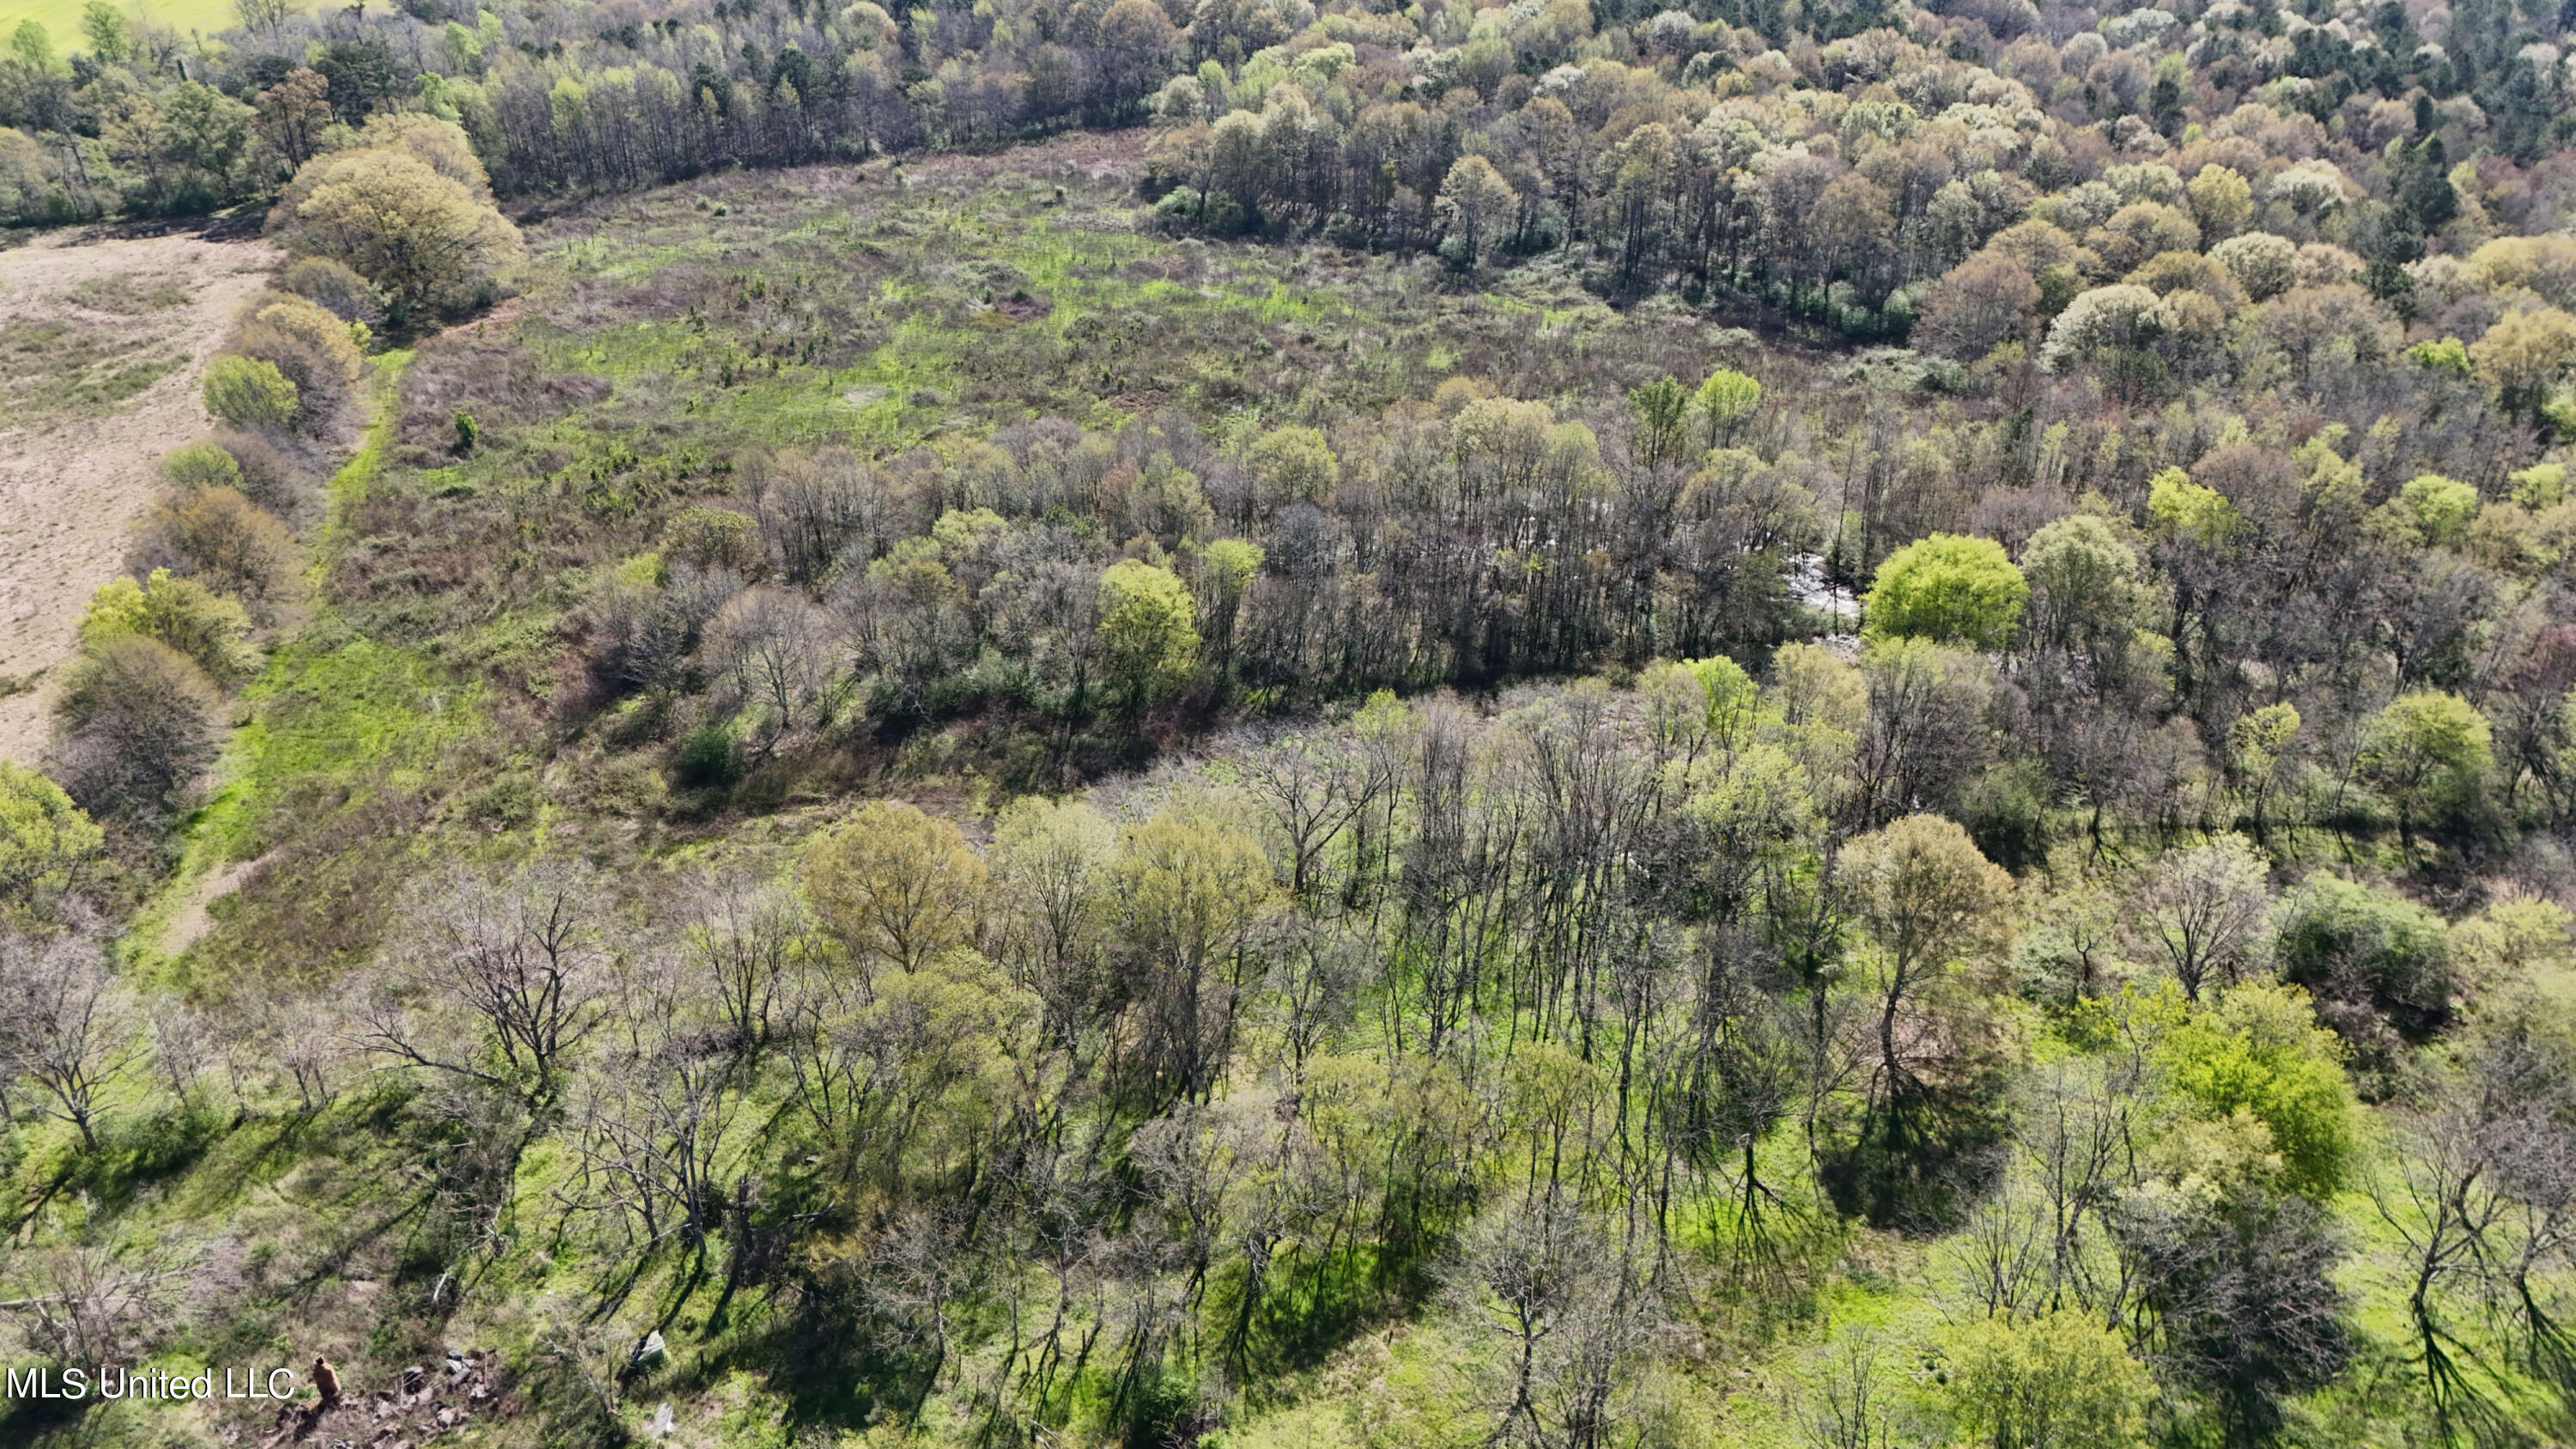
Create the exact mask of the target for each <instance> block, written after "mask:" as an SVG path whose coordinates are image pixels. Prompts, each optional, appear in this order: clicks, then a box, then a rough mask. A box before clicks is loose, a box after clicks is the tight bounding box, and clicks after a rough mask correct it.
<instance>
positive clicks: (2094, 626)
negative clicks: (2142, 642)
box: [2021, 513, 2155, 657]
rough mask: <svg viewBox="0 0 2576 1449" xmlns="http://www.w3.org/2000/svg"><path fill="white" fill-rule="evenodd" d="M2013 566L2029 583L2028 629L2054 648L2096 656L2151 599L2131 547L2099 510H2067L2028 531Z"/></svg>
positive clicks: (2115, 644)
mask: <svg viewBox="0 0 2576 1449" xmlns="http://www.w3.org/2000/svg"><path fill="white" fill-rule="evenodd" d="M2021 569H2022V573H2023V575H2024V577H2025V578H2027V579H2028V581H2029V583H2030V588H2031V604H2030V618H2029V624H2030V627H2031V630H2032V632H2034V633H2035V634H2036V635H2037V636H2038V637H2039V639H2040V641H2041V642H2043V643H2045V644H2048V645H2050V646H2053V647H2056V648H2061V649H2077V650H2082V651H2085V652H2087V653H2090V654H2093V655H2095V656H2097V657H2099V656H2102V655H2105V654H2108V653H2110V652H2112V651H2114V650H2117V649H2120V648H2122V647H2124V646H2125V645H2126V644H2127V643H2128V641H2129V638H2130V636H2131V635H2133V634H2134V633H2136V632H2137V630H2138V628H2139V627H2140V625H2142V624H2143V623H2144V622H2145V621H2146V619H2147V611H2148V608H2149V606H2150V605H2151V604H2152V603H2153V602H2154V599H2155V592H2154V590H2153V589H2152V588H2151V587H2150V586H2149V585H2148V583H2147V581H2146V573H2145V569H2144V568H2143V567H2142V566H2141V565H2140V563H2139V561H2138V554H2137V550H2135V549H2133V548H2131V547H2130V546H2129V542H2128V540H2127V539H2125V538H2123V537H2121V529H2120V527H2119V526H2118V525H2116V524H2114V523H2112V522H2111V520H2109V519H2107V518H2104V517H2102V516H2101V515H2099V514H2094V513H2076V514H2069V515H2068V516H2066V517H2064V518H2060V519H2058V520H2056V521H2055V522H2052V523H2050V524H2047V525H2046V526H2044V527H2042V528H2041V529H2040V530H2039V531H2038V532H2036V533H2034V534H2032V535H2031V536H2030V542H2028V543H2027V544H2024V545H2023V546H2022V551H2021Z"/></svg>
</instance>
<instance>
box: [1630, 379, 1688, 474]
mask: <svg viewBox="0 0 2576 1449" xmlns="http://www.w3.org/2000/svg"><path fill="white" fill-rule="evenodd" d="M1628 411H1629V412H1631V413H1633V414H1635V415H1636V419H1637V428H1636V433H1635V440H1634V442H1633V443H1632V444H1631V446H1630V448H1629V452H1630V453H1631V455H1633V456H1634V457H1635V458H1636V460H1637V462H1638V463H1639V464H1641V465H1643V466H1645V467H1648V468H1654V467H1660V466H1662V465H1663V464H1666V463H1675V462H1679V461H1681V457H1682V441H1683V438H1684V437H1685V436H1686V434H1687V431H1688V428H1689V418H1690V394H1688V393H1686V392H1683V391H1682V385H1681V384H1680V383H1677V382H1675V381H1673V380H1672V379H1671V378H1669V377H1659V378H1656V379H1655V380H1654V381H1653V382H1650V383H1647V384H1646V385H1645V386H1644V387H1640V388H1634V389H1631V390H1630V391H1629V393H1628Z"/></svg>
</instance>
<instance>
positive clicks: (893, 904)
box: [805, 800, 986, 971]
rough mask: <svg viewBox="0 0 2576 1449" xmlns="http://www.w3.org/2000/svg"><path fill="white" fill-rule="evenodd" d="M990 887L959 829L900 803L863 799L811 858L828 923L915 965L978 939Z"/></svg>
mask: <svg viewBox="0 0 2576 1449" xmlns="http://www.w3.org/2000/svg"><path fill="white" fill-rule="evenodd" d="M985 885H986V876H985V871H984V862H983V861H982V860H981V859H979V858H977V856H976V854H975V852H974V851H972V850H970V849H968V848H967V846H966V838H965V836H963V835H961V834H959V833H958V830H957V827H956V826H954V825H952V824H950V823H948V822H947V821H945V820H941V819H939V818H938V817H936V816H932V815H925V814H923V813H922V812H921V811H920V810H919V809H917V808H915V807H913V806H911V805H906V804H904V803H902V802H900V801H887V800H871V801H869V802H868V803H867V804H865V805H862V806H860V807H859V808H858V809H857V810H855V811H852V812H851V814H850V818H849V819H847V820H845V821H843V822H842V823H841V824H840V825H839V826H837V827H835V828H834V829H833V830H832V831H831V832H830V833H829V834H827V835H825V836H824V837H823V838H822V839H821V840H818V841H816V842H815V844H814V847H813V849H812V851H811V852H810V853H809V854H808V855H807V856H806V860H805V896H806V899H808V900H810V901H812V902H813V904H814V914H815V915H816V916H817V917H818V918H820V919H821V921H822V922H823V926H824V928H825V929H826V930H828V931H830V932H831V933H832V935H833V936H834V937H835V938H836V939H838V940H839V941H840V942H841V943H842V945H844V946H845V947H847V948H848V949H849V950H850V951H851V952H852V953H854V954H856V955H859V956H862V957H871V956H872V957H876V958H878V959H880V960H883V961H886V962H888V963H891V964H892V965H895V966H897V967H900V968H901V969H903V970H905V971H912V970H915V969H917V968H919V967H920V965H921V964H922V963H923V962H924V961H927V960H929V959H930V958H931V957H933V956H936V955H938V954H940V953H941V952H943V951H951V950H955V949H956V948H958V947H960V946H964V945H966V944H968V943H969V942H971V941H973V940H974V938H975V930H976V922H977V919H978V915H979V913H980V911H981V910H982V907H983V897H984V890H985Z"/></svg>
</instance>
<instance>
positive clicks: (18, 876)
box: [0, 760, 106, 919]
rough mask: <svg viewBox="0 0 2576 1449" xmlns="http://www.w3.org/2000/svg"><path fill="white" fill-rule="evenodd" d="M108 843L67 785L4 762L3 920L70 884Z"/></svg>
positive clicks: (0, 786)
mask: <svg viewBox="0 0 2576 1449" xmlns="http://www.w3.org/2000/svg"><path fill="white" fill-rule="evenodd" d="M105 839H106V836H105V835H104V833H103V832H101V831H100V830H99V828H98V826H96V825H94V824H92V823H91V821H90V818H89V816H88V815H87V814H86V813H85V812H83V811H82V809H81V808H80V807H79V806H77V805H75V804H73V803H72V798H71V797H70V796H69V795H66V794H64V793H63V787H62V786H60V785H57V784H55V783H54V782H53V781H51V780H49V779H47V778H45V777H44V776H43V775H40V774H37V773H36V772H35V771H33V770H30V769H28V768H26V767H25V766H23V765H13V764H11V763H9V762H8V761H6V760H0V919H5V918H7V917H10V916H17V915H21V914H24V913H25V912H26V911H27V910H29V909H30V908H32V907H33V906H35V905H36V904H37V902H38V901H39V899H40V898H41V897H43V896H44V895H46V894H48V893H50V892H53V891H59V890H61V889H63V888H64V887H65V886H67V885H69V884H70V883H71V882H72V880H73V878H74V877H75V876H76V875H77V874H78V873H79V872H80V871H81V870H82V869H83V868H84V867H86V866H87V865H88V864H89V863H91V862H92V861H95V860H97V859H98V856H99V851H100V847H101V845H102V844H103V843H104V841H105Z"/></svg>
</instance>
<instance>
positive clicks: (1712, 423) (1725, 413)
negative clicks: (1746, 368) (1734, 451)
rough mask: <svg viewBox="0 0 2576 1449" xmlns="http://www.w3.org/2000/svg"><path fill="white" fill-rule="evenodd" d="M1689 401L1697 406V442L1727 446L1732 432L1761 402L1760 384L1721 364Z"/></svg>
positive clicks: (1733, 440)
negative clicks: (1699, 430) (1700, 429)
mask: <svg viewBox="0 0 2576 1449" xmlns="http://www.w3.org/2000/svg"><path fill="white" fill-rule="evenodd" d="M1691 403H1692V405H1693V406H1694V407H1696V408H1697V409H1698V410H1699V417H1700V426H1701V427H1702V429H1703V430H1704V431H1703V432H1702V433H1701V435H1700V445H1701V446H1702V447H1706V448H1719V447H1730V446H1732V445H1733V444H1734V442H1735V434H1736V432H1737V430H1738V429H1740V428H1742V427H1743V426H1744V422H1745V420H1746V419H1747V418H1750V417H1752V416H1753V414H1754V411H1755V410H1756V409H1758V408H1760V407H1761V406H1762V384H1761V383H1759V382H1757V381H1755V380H1754V379H1753V378H1751V377H1749V376H1747V375H1746V374H1744V373H1741V372H1738V371H1736V370H1735V369H1734V368H1731V367H1721V368H1719V369H1717V370H1716V371H1715V372H1712V373H1710V374H1709V375H1708V379H1707V380H1706V381H1704V382H1702V383H1701V384H1700V385H1699V391H1698V392H1696V393H1694V394H1692V396H1691Z"/></svg>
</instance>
